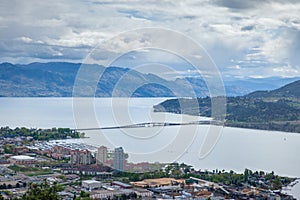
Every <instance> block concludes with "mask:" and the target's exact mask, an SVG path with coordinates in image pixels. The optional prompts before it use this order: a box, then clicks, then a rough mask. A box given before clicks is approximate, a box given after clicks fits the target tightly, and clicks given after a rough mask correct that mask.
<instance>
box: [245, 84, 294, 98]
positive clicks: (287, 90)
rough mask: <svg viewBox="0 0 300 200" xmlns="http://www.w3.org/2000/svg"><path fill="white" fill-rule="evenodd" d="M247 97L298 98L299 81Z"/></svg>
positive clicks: (253, 93)
mask: <svg viewBox="0 0 300 200" xmlns="http://www.w3.org/2000/svg"><path fill="white" fill-rule="evenodd" d="M247 96H248V97H264V98H267V97H268V98H269V97H277V98H282V97H288V98H294V97H300V80H298V81H295V82H292V83H290V84H287V85H285V86H283V87H281V88H278V89H276V90H271V91H256V92H252V93H250V94H248V95H247Z"/></svg>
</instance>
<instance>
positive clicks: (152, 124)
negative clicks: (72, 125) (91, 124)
mask: <svg viewBox="0 0 300 200" xmlns="http://www.w3.org/2000/svg"><path fill="white" fill-rule="evenodd" d="M209 124H213V125H222V126H223V124H224V123H222V122H220V121H216V120H209V121H208V120H201V121H194V122H185V123H179V122H178V123H177V122H146V123H138V124H130V125H123V126H109V127H98V128H76V129H72V131H95V130H108V129H123V128H150V127H164V126H186V125H209Z"/></svg>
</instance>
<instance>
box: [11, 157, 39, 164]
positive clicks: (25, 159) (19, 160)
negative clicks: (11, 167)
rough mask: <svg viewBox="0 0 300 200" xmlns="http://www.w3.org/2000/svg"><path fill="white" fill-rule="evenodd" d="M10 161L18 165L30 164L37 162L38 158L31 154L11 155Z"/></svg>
mask: <svg viewBox="0 0 300 200" xmlns="http://www.w3.org/2000/svg"><path fill="white" fill-rule="evenodd" d="M9 161H10V163H12V164H18V165H30V164H34V163H36V161H37V160H36V159H35V158H33V157H30V156H22V155H20V156H11V157H10V158H9Z"/></svg>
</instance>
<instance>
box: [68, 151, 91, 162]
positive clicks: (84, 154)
mask: <svg viewBox="0 0 300 200" xmlns="http://www.w3.org/2000/svg"><path fill="white" fill-rule="evenodd" d="M70 155H71V158H70V163H71V164H74V165H76V164H82V165H89V164H92V153H91V152H90V151H89V150H79V149H75V150H71V152H70Z"/></svg>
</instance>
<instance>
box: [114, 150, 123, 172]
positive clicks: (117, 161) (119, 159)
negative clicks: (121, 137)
mask: <svg viewBox="0 0 300 200" xmlns="http://www.w3.org/2000/svg"><path fill="white" fill-rule="evenodd" d="M124 162H125V158H124V150H123V148H122V147H118V148H115V152H114V169H115V170H116V171H124Z"/></svg>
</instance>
